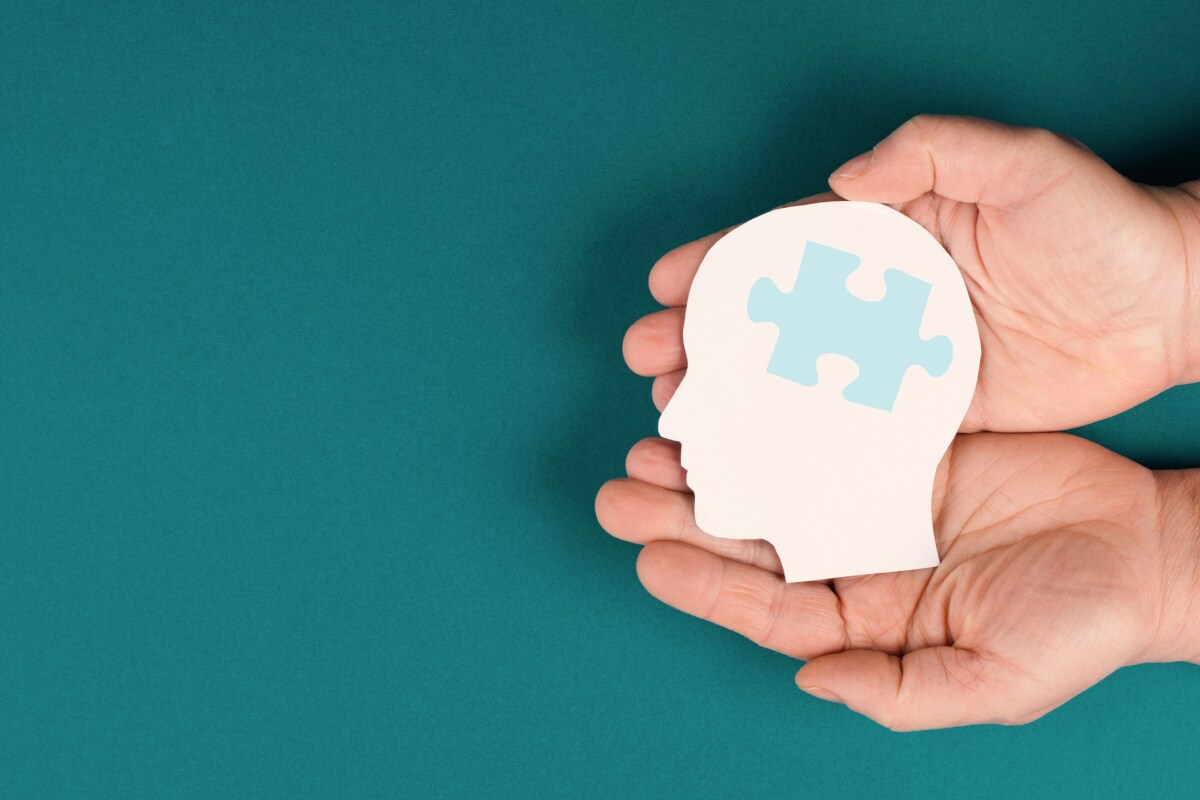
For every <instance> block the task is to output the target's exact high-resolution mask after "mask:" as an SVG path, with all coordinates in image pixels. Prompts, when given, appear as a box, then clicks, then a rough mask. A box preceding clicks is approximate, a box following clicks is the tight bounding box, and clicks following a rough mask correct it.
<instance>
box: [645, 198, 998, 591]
mask: <svg viewBox="0 0 1200 800" xmlns="http://www.w3.org/2000/svg"><path fill="white" fill-rule="evenodd" d="M683 341H684V349H685V350H686V352H687V358H688V371H687V375H686V377H685V378H684V380H683V383H682V384H681V385H680V387H679V390H678V391H677V392H676V394H675V396H674V397H673V398H672V399H671V402H670V403H669V404H668V406H667V408H666V410H665V411H664V412H663V415H662V418H661V420H660V421H659V431H660V433H661V434H662V435H663V436H665V437H667V438H669V439H674V440H676V441H679V442H681V444H682V457H683V465H684V467H685V468H687V470H688V485H689V486H690V487H691V488H692V490H693V491H694V492H695V495H696V506H695V508H696V523H697V524H698V525H699V526H700V528H701V529H703V530H704V531H706V532H708V533H711V534H713V535H714V536H723V537H727V538H735V539H766V540H768V541H769V542H771V544H772V545H774V547H775V549H776V551H777V552H778V553H779V557H780V560H781V561H782V563H783V569H784V573H785V576H786V578H787V580H789V581H799V580H818V579H827V578H835V577H842V576H845V575H861V574H867V573H874V572H892V571H898V570H906V569H917V568H921V567H931V566H935V565H936V564H937V563H938V555H937V547H936V545H935V543H934V537H933V526H932V519H931V511H930V503H931V495H932V491H933V476H934V471H935V469H936V468H937V464H938V461H939V460H940V459H941V457H942V455H943V453H944V452H945V450H946V447H947V445H949V443H950V440H951V438H952V437H953V436H954V433H955V431H956V430H957V429H958V425H959V423H960V422H961V421H962V418H963V415H964V414H965V413H966V410H967V406H968V404H969V403H970V400H971V395H972V394H973V393H974V390H975V380H976V377H977V374H978V369H979V353H980V347H979V332H978V329H977V328H976V325H975V317H974V313H973V311H972V308H971V302H970V298H969V297H968V296H967V291H966V286H965V285H964V283H963V279H962V276H961V274H960V273H959V270H958V267H957V265H956V264H955V263H954V261H953V259H951V258H950V256H949V255H948V254H947V253H946V251H945V250H943V249H942V247H941V246H940V245H939V244H938V243H937V241H936V240H934V238H933V237H932V236H930V235H929V233H928V232H927V231H925V229H924V228H922V227H921V226H920V225H918V224H917V223H915V222H913V221H912V220H910V219H909V218H908V217H906V216H904V215H903V214H900V213H899V212H897V211H893V210H892V209H891V208H888V207H887V206H883V205H878V204H875V203H858V202H829V203H818V204H814V205H807V206H796V207H792V208H783V209H778V210H776V211H772V212H770V213H768V214H764V215H763V216H761V217H758V218H756V219H753V220H751V221H750V222H747V223H746V224H745V225H742V226H741V227H739V228H737V229H735V230H734V231H732V232H731V233H729V234H728V235H726V236H725V237H724V238H722V239H721V240H720V241H719V242H717V244H716V245H714V246H713V248H712V249H711V250H710V251H709V253H708V255H707V256H706V257H705V259H704V262H703V263H702V264H701V265H700V269H699V271H698V272H697V273H696V278H695V280H694V282H693V283H692V289H691V293H690V295H689V297H688V306H687V314H686V317H685V322H684V329H683Z"/></svg>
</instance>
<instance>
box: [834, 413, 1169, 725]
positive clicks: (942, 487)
mask: <svg viewBox="0 0 1200 800" xmlns="http://www.w3.org/2000/svg"><path fill="white" fill-rule="evenodd" d="M934 499H935V529H936V531H937V535H938V538H939V551H940V553H941V556H942V563H941V565H940V566H938V567H937V568H935V569H933V570H920V571H916V572H908V573H895V574H890V575H871V576H865V577H861V578H849V579H842V580H837V581H834V582H833V590H834V592H836V595H837V597H838V598H839V599H840V604H839V606H838V607H839V609H840V612H841V617H842V623H843V625H844V628H845V632H846V637H845V643H844V647H845V648H846V649H870V650H880V651H883V652H886V653H891V654H904V653H916V654H918V656H917V657H918V658H921V657H930V656H927V655H925V654H936V655H935V656H934V657H938V658H943V657H952V658H961V657H962V655H961V654H962V653H963V652H964V651H965V652H967V653H971V654H975V656H976V657H975V658H974V660H973V662H972V663H971V664H967V665H964V674H965V675H966V676H967V677H968V678H969V679H970V680H971V681H973V682H974V685H973V686H972V690H973V692H974V693H976V694H977V701H978V702H977V704H976V705H975V706H974V707H973V709H972V713H973V714H975V713H978V711H979V709H981V708H989V707H990V708H991V709H992V710H993V713H994V715H995V718H997V719H1005V716H1004V715H1005V711H1004V710H1005V709H1009V708H1021V709H1024V711H1022V712H1021V716H1022V717H1032V716H1038V715H1040V714H1041V713H1044V712H1045V711H1048V710H1050V709H1051V708H1053V707H1054V706H1057V705H1058V704H1060V703H1061V702H1063V701H1065V700H1066V699H1068V698H1069V697H1071V696H1073V695H1074V694H1076V693H1078V692H1079V691H1082V690H1083V689H1085V688H1086V687H1087V686H1089V685H1091V684H1092V683H1094V682H1095V681H1097V680H1099V679H1100V678H1102V677H1103V676H1105V675H1106V674H1108V673H1109V672H1111V671H1112V670H1113V669H1115V668H1116V667H1119V666H1121V665H1122V664H1123V663H1124V662H1125V661H1128V660H1130V659H1132V658H1133V656H1134V655H1135V650H1136V649H1137V648H1139V647H1140V646H1142V645H1143V644H1144V642H1143V638H1142V635H1143V632H1144V629H1141V628H1140V627H1139V623H1140V622H1141V621H1142V620H1144V619H1146V618H1148V617H1149V616H1150V613H1151V611H1150V609H1149V608H1147V606H1148V604H1149V603H1151V602H1152V598H1151V597H1150V596H1149V595H1147V594H1146V591H1145V587H1146V586H1147V584H1148V583H1150V582H1151V581H1150V580H1149V579H1150V577H1151V576H1152V575H1153V574H1154V568H1155V563H1154V553H1155V549H1154V540H1153V538H1152V536H1153V530H1152V528H1151V527H1150V523H1151V521H1152V520H1153V519H1154V503H1155V490H1154V480H1153V477H1152V476H1151V474H1150V473H1149V472H1148V471H1146V470H1144V469H1142V468H1141V467H1139V466H1137V465H1136V464H1133V463H1132V462H1129V461H1126V460H1125V459H1123V458H1120V457H1119V456H1115V455H1113V454H1111V453H1109V452H1107V451H1105V450H1103V449H1101V448H1099V447H1096V446H1094V445H1091V444H1089V443H1087V442H1085V441H1083V440H1079V439H1075V438H1073V437H1068V436H1065V435H1058V434H1043V435H1031V436H1021V437H1012V436H1009V437H1003V436H997V435H992V434H976V435H971V436H961V437H959V439H958V441H957V442H956V444H955V445H954V447H953V449H952V450H951V452H950V453H949V454H948V456H947V458H946V460H945V461H944V462H943V467H942V469H941V470H940V472H939V479H938V488H937V490H936V494H935V498H934ZM951 646H953V649H952V648H951ZM926 648H944V649H941V650H933V651H931V650H926ZM922 651H924V654H923V653H922ZM978 654H989V657H987V658H979V657H978ZM912 702H914V703H916V702H920V703H936V702H937V697H913V698H912ZM961 721H963V722H965V721H968V720H966V719H964V720H961Z"/></svg>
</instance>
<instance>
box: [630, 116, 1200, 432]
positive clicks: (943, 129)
mask: <svg viewBox="0 0 1200 800" xmlns="http://www.w3.org/2000/svg"><path fill="white" fill-rule="evenodd" d="M830 186H831V188H832V189H833V190H834V192H835V193H836V194H835V195H822V196H817V197H813V198H809V200H807V201H801V202H802V203H804V202H815V201H821V200H835V199H838V198H839V197H840V198H844V199H850V200H867V201H875V202H880V203H886V204H888V205H891V206H892V207H894V208H896V209H898V210H899V211H901V212H903V213H904V214H906V215H908V216H909V217H910V218H912V219H913V220H915V221H916V222H918V223H920V224H921V225H922V226H924V227H925V228H926V229H927V230H928V231H929V232H930V233H931V234H933V235H934V236H935V237H937V239H938V241H940V242H941V243H942V245H943V246H944V247H945V248H946V249H947V250H948V251H949V253H950V255H951V256H952V257H953V258H954V260H955V261H956V262H957V263H958V265H959V268H960V269H961V270H962V273H963V276H964V278H965V280H966V283H967V290H968V292H969V293H970V296H971V301H972V303H973V305H974V307H975V314H976V318H977V320H978V322H979V333H980V337H981V339H982V345H983V357H982V361H981V364H980V373H979V383H978V385H977V387H976V390H975V395H974V398H973V399H972V401H971V406H970V409H969V410H968V412H967V415H966V418H965V419H964V421H963V424H962V430H964V431H972V430H992V431H1037V430H1058V429H1061V428H1067V427H1073V426H1076V425H1082V424H1085V423H1088V422H1093V421H1095V420H1098V419H1103V418H1104V417H1108V416H1111V415H1113V414H1115V413H1118V412H1120V411H1124V410H1125V409H1127V408H1129V407H1131V406H1133V405H1135V404H1137V403H1139V402H1141V401H1143V400H1146V399H1148V398H1150V397H1152V396H1154V395H1155V394H1158V393H1159V392H1161V391H1163V390H1165V389H1168V388H1170V387H1171V386H1174V385H1176V384H1178V383H1185V382H1188V381H1191V380H1195V379H1197V378H1200V332H1198V331H1197V330H1196V322H1194V321H1193V320H1192V318H1193V317H1196V316H1197V310H1200V289H1197V288H1196V286H1195V285H1194V284H1196V283H1197V282H1200V196H1197V195H1200V189H1197V190H1196V191H1197V195H1193V194H1191V193H1189V192H1188V191H1186V190H1185V189H1182V188H1180V189H1160V188H1151V187H1145V186H1141V185H1138V184H1135V183H1132V182H1131V181H1129V180H1127V179H1126V178H1124V177H1122V176H1121V175H1119V174H1118V173H1117V172H1115V171H1114V170H1113V169H1112V168H1111V167H1109V166H1108V165H1107V164H1106V163H1104V161H1102V160H1101V159H1100V158H1099V157H1097V156H1096V155H1094V154H1093V153H1092V152H1091V151H1089V150H1087V149H1086V148H1085V147H1083V146H1082V145H1080V144H1079V143H1077V142H1074V141H1072V140H1069V139H1066V138H1064V137H1062V136H1058V135H1056V134H1053V133H1050V132H1048V131H1044V130H1038V129H1034V128H1015V127H1010V126H1006V125H1001V124H999V123H994V122H988V121H985V120H978V119H970V118H961V117H928V116H922V117H916V118H914V119H912V120H910V121H908V122H907V123H905V124H904V125H902V126H901V127H900V128H899V129H897V130H896V131H895V132H894V133H892V134H891V135H890V136H888V137H887V138H886V139H884V140H883V141H882V142H880V143H879V145H878V146H876V147H875V148H874V150H872V151H870V152H869V153H864V154H863V155H862V156H859V157H858V158H856V159H853V160H851V161H849V162H847V164H846V165H844V166H843V167H841V168H840V169H839V170H837V171H836V172H835V173H834V174H833V176H832V177H831V178H830ZM722 235H723V233H718V234H713V235H711V236H708V237H705V238H703V239H700V240H698V241H695V242H692V243H691V244H687V245H684V246H682V247H680V248H677V249H676V250H673V251H671V252H670V253H668V254H667V255H665V256H663V258H662V259H660V260H659V262H658V263H657V264H656V265H655V266H654V269H653V270H652V271H651V274H650V290H651V293H652V294H653V295H654V297H655V298H656V299H657V300H658V301H659V302H661V303H663V304H664V305H667V306H671V308H668V309H667V310H665V311H659V312H657V313H654V314H651V315H649V316H647V317H644V318H643V319H641V320H639V321H638V322H636V323H635V324H634V325H633V327H632V328H630V330H629V333H628V334H627V335H626V339H625V357H626V360H627V361H628V363H629V366H630V367H631V368H632V369H633V370H634V372H637V373H639V374H642V375H653V376H657V380H656V381H655V388H654V399H655V403H656V405H658V407H659V408H660V409H662V408H664V407H665V405H666V402H667V401H668V400H669V399H670V396H671V395H672V394H673V393H674V390H675V388H676V387H678V385H679V382H680V380H682V377H683V371H684V370H685V368H686V366H687V363H686V357H685V354H684V351H683V343H682V331H683V315H684V309H683V308H682V307H683V306H684V305H685V304H686V302H687V296H688V290H689V288H690V286H691V281H692V278H693V277H694V276H695V274H696V270H697V268H698V267H699V265H700V262H701V260H702V259H703V258H704V255H705V254H706V253H707V252H708V249H709V248H710V247H711V246H712V245H713V244H714V243H715V242H716V241H717V239H719V238H720V237H721V236H722ZM1189 248H1191V249H1190V257H1191V259H1192V262H1193V263H1190V264H1189Z"/></svg>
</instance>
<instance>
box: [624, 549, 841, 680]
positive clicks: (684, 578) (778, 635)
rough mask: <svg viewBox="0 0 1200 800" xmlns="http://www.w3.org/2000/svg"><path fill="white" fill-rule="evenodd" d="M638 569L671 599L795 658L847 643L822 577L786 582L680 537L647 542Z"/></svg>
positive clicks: (645, 582)
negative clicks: (679, 540) (680, 540)
mask: <svg viewBox="0 0 1200 800" xmlns="http://www.w3.org/2000/svg"><path fill="white" fill-rule="evenodd" d="M637 570H638V578H639V579H640V580H641V582H642V585H643V586H645V587H646V591H648V592H650V594H652V595H654V596H655V597H657V598H658V599H659V600H661V601H663V602H664V603H666V604H667V605H669V606H673V607H674V608H677V609H679V610H680V611H683V612H686V613H688V614H691V615H693V616H697V617H700V618H701V619H706V620H708V621H709V622H713V623H715V624H717V625H720V626H721V627H723V628H728V629H730V630H732V631H735V632H737V633H740V634H741V635H743V636H745V637H746V638H748V639H750V640H751V641H753V642H756V643H758V644H760V645H762V646H763V647H768V648H770V649H772V650H776V651H778V652H780V653H783V654H785V655H789V656H792V657H793V658H815V657H817V656H820V655H823V654H825V653H832V652H836V651H838V650H841V649H842V647H843V646H844V645H845V641H846V626H845V623H844V622H843V621H842V617H841V613H840V612H839V610H838V601H837V596H836V595H834V593H833V591H832V590H831V589H830V588H829V587H828V586H826V585H825V584H823V583H785V582H784V580H783V578H781V577H780V576H779V575H777V574H775V573H773V572H768V571H766V570H763V569H759V568H757V567H752V566H748V565H746V564H743V563H740V562H738V561H731V560H729V559H725V558H721V557H719V556H716V555H713V554H712V553H709V552H705V551H704V550H700V549H697V548H695V547H689V546H687V545H683V544H678V543H675V542H657V543H654V544H650V545H647V546H646V547H645V548H644V549H643V550H642V552H641V555H640V556H639V557H638V562H637Z"/></svg>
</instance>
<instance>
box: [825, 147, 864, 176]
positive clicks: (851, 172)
mask: <svg viewBox="0 0 1200 800" xmlns="http://www.w3.org/2000/svg"><path fill="white" fill-rule="evenodd" d="M874 160H875V151H874V150H869V151H867V152H866V153H863V154H862V155H861V156H855V157H854V158H852V159H850V160H849V161H847V162H846V163H845V164H842V165H841V166H840V167H838V168H837V169H835V170H834V171H833V174H832V175H830V176H829V177H831V178H857V177H858V176H859V175H862V174H863V173H864V172H866V171H867V169H869V168H870V166H871V162H872V161H874Z"/></svg>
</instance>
